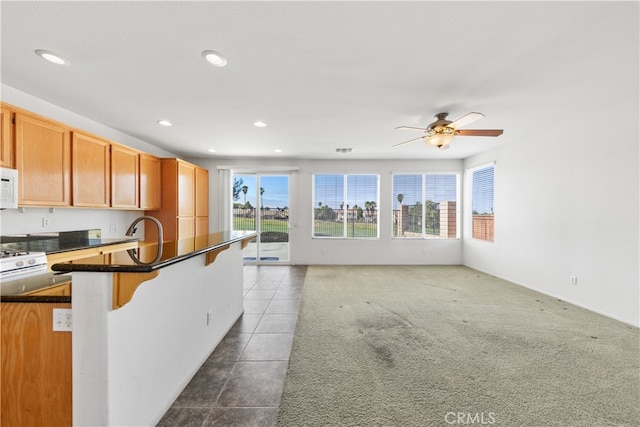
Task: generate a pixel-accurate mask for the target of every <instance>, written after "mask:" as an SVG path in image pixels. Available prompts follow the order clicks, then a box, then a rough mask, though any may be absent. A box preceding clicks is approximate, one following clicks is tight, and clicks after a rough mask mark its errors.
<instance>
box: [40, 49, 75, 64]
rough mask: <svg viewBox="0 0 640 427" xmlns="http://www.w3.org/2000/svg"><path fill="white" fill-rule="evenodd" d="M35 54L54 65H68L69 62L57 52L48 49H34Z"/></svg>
mask: <svg viewBox="0 0 640 427" xmlns="http://www.w3.org/2000/svg"><path fill="white" fill-rule="evenodd" d="M35 53H36V55H38V56H39V57H41V58H42V59H45V60H47V61H49V62H51V63H52V64H56V65H69V64H70V62H69V61H67V60H66V59H64V58H63V57H61V56H60V55H58V54H57V53H53V52H49V51H48V50H43V49H37V50H35Z"/></svg>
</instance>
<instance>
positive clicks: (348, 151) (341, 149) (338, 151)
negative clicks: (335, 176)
mask: <svg viewBox="0 0 640 427" xmlns="http://www.w3.org/2000/svg"><path fill="white" fill-rule="evenodd" d="M351 151H353V148H336V153H350V152H351Z"/></svg>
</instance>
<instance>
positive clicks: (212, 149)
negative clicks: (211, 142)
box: [207, 148, 216, 153]
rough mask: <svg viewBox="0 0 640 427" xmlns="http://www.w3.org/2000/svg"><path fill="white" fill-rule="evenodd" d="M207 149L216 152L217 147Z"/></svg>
mask: <svg viewBox="0 0 640 427" xmlns="http://www.w3.org/2000/svg"><path fill="white" fill-rule="evenodd" d="M207 151H208V152H210V153H215V152H216V149H215V148H209V149H208V150H207Z"/></svg>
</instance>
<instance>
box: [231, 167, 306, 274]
mask: <svg viewBox="0 0 640 427" xmlns="http://www.w3.org/2000/svg"><path fill="white" fill-rule="evenodd" d="M296 171H297V168H295V169H294V168H287V169H272V168H255V169H244V168H243V169H236V168H234V169H233V170H232V175H231V182H232V183H233V179H234V178H235V177H236V176H239V175H240V176H241V175H255V178H256V188H260V187H261V177H264V176H286V177H287V178H288V186H287V187H288V188H287V190H288V202H289V203H288V204H287V205H288V206H287V207H288V211H289V212H288V213H289V218H288V221H287V232H288V235H289V238H288V242H287V243H288V248H287V251H288V254H287V255H288V257H287V260H282V261H280V260H279V261H261V260H260V241H259V239H260V233H261V230H260V227H261V225H260V221H261V217H260V215H259V214H257V216H256V228H258V230H256V231H258V237H257V240H258V241H257V242H256V245H257V247H256V260H255V261H247V260H243V263H244V264H246V265H292V264H293V262H292V259H291V254H292V252H293V251H292V250H291V242H292V238H291V237H292V236H291V234H292V233H291V231H292V229H293V228H294V227H293V222H292V221H293V217H294V216H295V209H294V208H292V206H293V205H294V204H295V203H294V200H293V195H294V191H292V189H293V187H294V185H295V184H294V183H295V179H296V178H297V173H296ZM231 203H232V204H233V201H231ZM255 204H256V210H257V212H259V209H260V195H259V194H258V192H256V199H255ZM231 221H232V224H231V228H232V229H233V215H231Z"/></svg>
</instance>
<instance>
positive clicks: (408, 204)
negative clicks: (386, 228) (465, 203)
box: [393, 174, 458, 238]
mask: <svg viewBox="0 0 640 427" xmlns="http://www.w3.org/2000/svg"><path fill="white" fill-rule="evenodd" d="M457 205H458V175H457V174H419V175H417V174H412V175H399V174H398V175H394V176H393V206H394V209H393V237H418V238H433V237H439V238H456V237H458V209H457Z"/></svg>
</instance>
